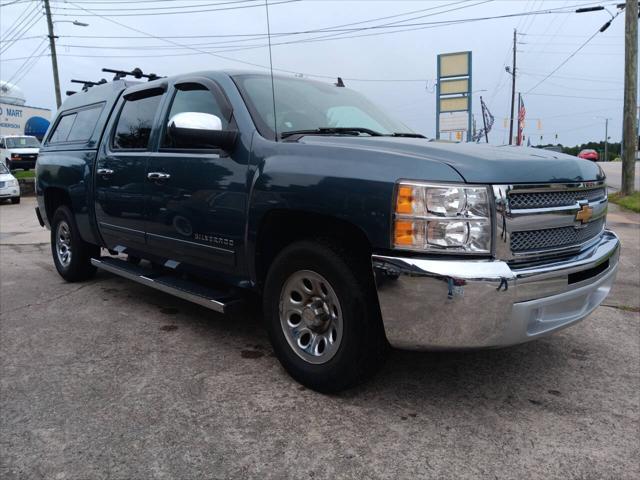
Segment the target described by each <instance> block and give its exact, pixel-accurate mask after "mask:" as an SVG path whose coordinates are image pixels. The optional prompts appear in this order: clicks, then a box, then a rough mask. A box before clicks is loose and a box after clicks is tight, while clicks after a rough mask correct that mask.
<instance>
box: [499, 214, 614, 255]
mask: <svg viewBox="0 0 640 480" xmlns="http://www.w3.org/2000/svg"><path fill="white" fill-rule="evenodd" d="M603 228H604V218H600V219H598V220H594V221H593V222H591V223H589V224H588V225H587V226H586V227H584V228H575V227H573V226H569V227H560V228H548V229H544V230H525V231H519V232H512V233H511V251H512V252H514V253H522V252H529V251H536V250H545V249H552V248H564V247H572V246H578V245H581V244H583V243H585V242H588V241H589V240H591V239H592V238H595V237H596V236H598V235H599V234H600V233H601V232H602V230H603Z"/></svg>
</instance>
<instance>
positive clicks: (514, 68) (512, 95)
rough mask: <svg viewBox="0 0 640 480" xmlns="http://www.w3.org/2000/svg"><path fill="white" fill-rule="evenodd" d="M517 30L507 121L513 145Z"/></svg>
mask: <svg viewBox="0 0 640 480" xmlns="http://www.w3.org/2000/svg"><path fill="white" fill-rule="evenodd" d="M517 35H518V32H517V30H516V29H515V28H514V29H513V65H512V67H511V121H510V122H509V145H513V109H514V108H515V103H516V41H517Z"/></svg>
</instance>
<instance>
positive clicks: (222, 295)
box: [91, 257, 240, 313]
mask: <svg viewBox="0 0 640 480" xmlns="http://www.w3.org/2000/svg"><path fill="white" fill-rule="evenodd" d="M91 264H92V265H93V266H95V267H97V268H99V269H101V270H105V271H107V272H110V273H113V274H115V275H118V276H120V277H123V278H126V279H128V280H133V281H134V282H137V283H141V284H142V285H146V286H147V287H151V288H155V289H156V290H160V291H161V292H164V293H168V294H169V295H173V296H175V297H178V298H182V299H183V300H187V301H189V302H193V303H197V304H198V305H202V306H203V307H206V308H209V309H211V310H213V311H215V312H219V313H228V312H229V310H230V309H231V306H232V305H236V304H238V303H240V298H239V297H238V296H236V295H234V293H233V292H232V291H224V290H216V289H214V288H211V287H208V286H204V285H201V284H199V283H196V282H193V281H189V280H185V279H183V278H180V277H178V276H176V275H172V274H167V273H165V272H157V271H155V270H152V269H150V268H145V267H141V266H139V265H134V264H132V263H128V262H126V261H124V260H121V259H119V258H111V257H101V258H92V259H91Z"/></svg>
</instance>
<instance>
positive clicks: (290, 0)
mask: <svg viewBox="0 0 640 480" xmlns="http://www.w3.org/2000/svg"><path fill="white" fill-rule="evenodd" d="M300 1H301V0H280V1H276V2H273V3H272V4H270V5H282V4H285V3H294V2H300ZM69 3H71V2H69ZM71 5H74V4H73V3H71ZM260 6H261V5H260V4H252V5H238V6H235V7H222V8H205V9H200V10H177V11H171V12H156V11H145V12H141V13H109V14H104V15H105V16H109V17H148V16H157V15H186V14H190V13H206V12H221V11H226V10H241V9H245V8H257V7H260ZM58 10H67V9H65V8H62V7H60V8H58ZM76 10H77V9H76ZM80 10H85V9H84V8H81V9H80ZM85 11H87V10H85ZM112 11H115V12H120V11H121V9H113V10H112ZM93 15H94V14H84V13H77V14H76V13H57V12H56V16H58V17H74V18H77V17H91V16H93Z"/></svg>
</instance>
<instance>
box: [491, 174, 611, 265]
mask: <svg viewBox="0 0 640 480" xmlns="http://www.w3.org/2000/svg"><path fill="white" fill-rule="evenodd" d="M493 190H494V196H495V202H496V204H495V206H496V220H497V221H496V227H497V228H496V237H495V238H496V257H498V258H500V259H502V260H514V261H515V260H525V261H529V260H531V259H535V258H536V257H543V256H545V257H546V256H549V255H555V254H564V253H566V252H571V251H574V250H579V249H580V248H583V247H584V246H585V245H587V244H589V243H590V242H592V241H593V240H594V239H595V238H597V237H599V236H600V235H601V234H602V231H603V230H604V226H605V222H606V212H607V196H606V193H607V190H606V185H605V184H604V182H588V183H573V184H547V185H496V186H494V187H493Z"/></svg>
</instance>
